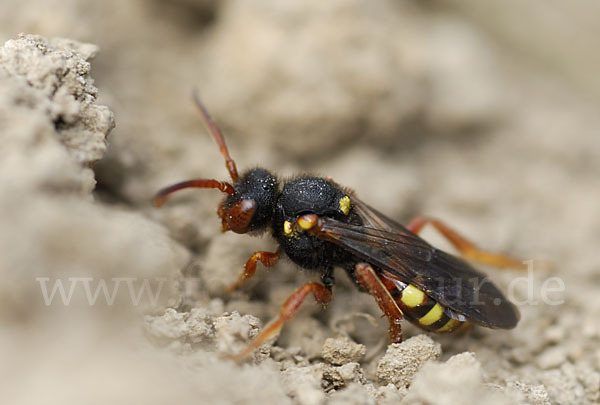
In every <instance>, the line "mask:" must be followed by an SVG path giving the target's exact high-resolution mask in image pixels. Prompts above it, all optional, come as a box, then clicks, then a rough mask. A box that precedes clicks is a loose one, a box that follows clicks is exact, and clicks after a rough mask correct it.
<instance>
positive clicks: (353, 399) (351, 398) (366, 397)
mask: <svg viewBox="0 0 600 405" xmlns="http://www.w3.org/2000/svg"><path fill="white" fill-rule="evenodd" d="M327 403H328V404H334V405H344V404H356V405H362V404H365V405H375V404H376V403H377V402H376V400H375V395H374V394H373V392H371V391H370V390H369V389H368V388H366V387H365V385H363V384H359V383H350V384H349V385H348V386H347V387H345V388H344V389H341V390H338V391H333V392H332V393H331V395H329V397H328V401H327Z"/></svg>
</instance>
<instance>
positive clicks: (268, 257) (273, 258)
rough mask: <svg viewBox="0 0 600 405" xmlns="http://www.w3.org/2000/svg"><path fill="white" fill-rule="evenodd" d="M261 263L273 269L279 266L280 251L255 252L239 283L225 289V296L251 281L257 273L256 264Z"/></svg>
mask: <svg viewBox="0 0 600 405" xmlns="http://www.w3.org/2000/svg"><path fill="white" fill-rule="evenodd" d="M258 261H259V262H261V263H262V264H263V265H264V266H265V267H272V266H275V265H276V264H277V262H278V261H279V249H277V250H276V251H275V252H274V253H271V252H263V251H259V252H254V254H253V255H252V256H250V258H249V259H248V261H247V262H246V265H245V266H244V271H242V273H241V274H240V275H239V277H238V279H237V281H236V282H235V283H233V284H231V285H230V286H228V287H227V288H225V294H229V293H231V292H232V291H233V290H235V289H236V288H238V287H239V286H240V285H242V283H243V282H244V281H246V280H247V279H249V278H250V277H252V276H253V275H254V273H256V262H258Z"/></svg>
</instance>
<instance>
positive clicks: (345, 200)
mask: <svg viewBox="0 0 600 405" xmlns="http://www.w3.org/2000/svg"><path fill="white" fill-rule="evenodd" d="M340 211H342V213H343V214H344V215H348V214H349V213H350V197H348V196H347V195H346V196H344V197H342V198H340Z"/></svg>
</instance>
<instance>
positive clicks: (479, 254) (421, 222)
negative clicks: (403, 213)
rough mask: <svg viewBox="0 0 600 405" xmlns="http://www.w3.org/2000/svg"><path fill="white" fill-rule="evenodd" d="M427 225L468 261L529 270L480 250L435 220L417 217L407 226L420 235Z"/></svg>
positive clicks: (513, 260)
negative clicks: (435, 230)
mask: <svg viewBox="0 0 600 405" xmlns="http://www.w3.org/2000/svg"><path fill="white" fill-rule="evenodd" d="M427 224H430V225H432V226H433V227H434V228H435V229H437V230H438V231H439V232H440V233H441V234H442V235H443V236H444V237H445V238H446V239H448V241H449V242H450V243H452V245H453V246H454V247H455V248H456V249H458V251H459V252H460V253H461V254H462V255H463V256H464V257H465V258H467V259H470V260H473V261H475V262H478V263H482V264H487V265H490V266H494V267H498V268H514V269H527V264H525V263H523V261H521V260H518V259H515V258H512V257H510V256H507V255H502V254H497V253H491V252H486V251H484V250H481V249H479V248H478V247H477V246H475V244H474V243H472V242H470V241H469V240H467V239H465V238H464V237H463V236H461V235H459V234H458V233H457V232H456V231H454V230H453V229H451V228H450V227H448V225H446V224H444V223H443V222H441V221H439V220H437V219H435V218H427V217H421V216H419V217H416V218H414V219H413V220H412V221H410V222H409V223H408V225H406V228H407V229H408V230H409V231H411V232H414V233H419V231H421V229H423V227H424V226H425V225H427Z"/></svg>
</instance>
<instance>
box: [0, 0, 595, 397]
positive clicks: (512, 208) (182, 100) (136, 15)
mask: <svg viewBox="0 0 600 405" xmlns="http://www.w3.org/2000/svg"><path fill="white" fill-rule="evenodd" d="M489 7H490V8H489V9H486V8H485V7H484V6H483V5H482V4H481V3H479V2H476V1H463V2H458V1H453V0H449V1H427V2H409V1H403V2H393V1H381V2H368V1H364V0H351V1H347V0H345V1H342V0H334V1H328V2H320V1H304V2H299V1H298V2H270V1H265V0H252V1H243V0H229V1H222V2H217V1H210V0H185V1H184V0H178V1H170V2H168V1H142V0H132V1H126V2H125V1H116V0H107V1H103V2H92V1H86V0H66V1H64V0H63V1H48V0H29V1H25V2H23V1H17V0H8V1H4V2H2V3H1V5H0V44H3V45H2V47H1V48H0V139H1V141H2V142H1V146H0V190H1V192H0V215H2V219H1V221H0V223H1V224H2V226H1V227H0V272H1V277H0V319H1V321H2V327H1V328H0V353H1V355H0V358H1V359H2V361H1V363H0V364H1V366H0V393H1V394H0V398H1V402H2V403H6V404H34V403H35V404H38V403H62V404H65V403H87V404H105V403H107V402H110V403H115V402H116V403H146V404H155V403H156V404H162V403H179V404H187V403H195V404H197V403H211V404H220V403H223V404H229V403H244V404H254V403H256V404H264V403H282V404H284V403H296V404H325V403H332V404H336V403H339V404H341V403H350V404H373V403H376V404H392V403H399V402H400V403H406V404H456V403H462V404H465V403H487V404H514V403H524V404H554V403H557V404H594V403H599V401H600V322H599V321H598V313H600V299H598V292H597V291H598V288H600V265H599V264H598V260H597V254H596V250H595V249H596V248H597V246H599V245H600V223H599V222H598V202H599V201H600V184H599V179H600V133H599V128H600V116H599V115H598V108H599V106H600V79H599V78H598V75H597V72H598V70H599V69H600V54H598V50H597V38H598V34H600V33H599V32H598V31H599V28H598V26H597V19H596V16H597V15H598V14H597V12H598V11H600V10H598V6H596V5H593V4H591V3H590V2H585V1H575V2H569V7H566V6H562V5H559V4H556V3H552V4H543V5H539V6H536V5H533V4H530V3H529V2H520V1H517V0H511V1H506V2H498V3H497V4H495V5H494V6H493V7H492V6H489ZM19 33H26V34H37V35H39V36H35V35H19ZM60 38H68V39H60ZM194 87H195V88H197V89H198V90H199V92H200V93H201V95H202V98H203V100H204V101H205V103H206V105H207V106H208V108H209V110H210V111H211V112H212V114H213V115H214V117H215V119H216V120H217V122H218V123H219V126H220V127H221V128H222V129H223V131H224V132H225V134H226V136H227V141H228V144H229V146H230V150H231V154H232V155H233V157H234V158H235V159H236V161H237V164H238V167H239V168H240V169H243V168H248V167H252V166H255V165H261V166H265V167H267V168H270V169H272V170H274V171H276V172H277V173H279V174H280V175H281V176H282V177H286V176H291V175H293V174H295V173H302V172H307V171H310V172H315V173H321V174H326V175H328V176H331V177H333V178H334V179H336V181H338V182H339V183H341V184H344V185H347V186H349V187H351V188H353V189H354V190H356V192H357V194H358V195H359V196H361V197H362V199H363V200H365V201H366V202H368V203H370V204H372V205H374V206H376V207H377V208H378V209H379V210H381V211H383V212H385V213H387V214H388V215H390V216H392V217H394V218H398V219H400V220H403V221H405V220H408V219H409V218H410V217H412V216H414V215H417V214H427V215H432V216H436V217H439V218H442V219H444V220H445V221H446V222H447V223H449V224H451V225H452V226H453V227H455V228H456V229H459V230H461V231H462V233H464V234H465V235H467V236H468V237H469V238H471V239H473V240H475V241H477V242H478V243H479V244H480V245H481V246H484V247H486V248H488V249H490V250H494V251H501V252H510V253H511V254H513V255H515V256H517V257H522V258H523V259H532V260H534V262H533V263H534V266H533V270H532V271H531V272H529V273H523V272H518V271H510V270H508V271H498V270H494V269H484V270H485V271H486V272H487V273H488V274H490V276H491V277H492V278H493V279H494V280H495V281H496V282H497V284H498V285H499V286H501V288H502V289H503V290H504V291H508V292H509V293H510V295H511V297H512V298H513V299H514V300H515V302H517V303H518V304H519V308H520V311H521V315H522V319H521V322H520V323H519V325H518V326H517V328H516V329H514V330H511V331H496V330H488V329H485V328H476V329H474V330H473V331H472V332H470V333H468V334H466V335H464V336H438V335H426V334H423V332H421V331H420V330H419V329H417V328H415V327H413V326H411V325H409V324H408V323H405V324H404V336H405V338H406V340H405V342H404V343H402V344H400V345H390V346H388V345H387V340H386V339H387V336H386V328H387V325H386V321H385V319H382V318H381V314H380V312H379V310H378V308H377V306H376V305H375V303H374V301H373V299H372V298H371V297H369V296H368V295H366V294H361V293H359V292H357V291H356V289H355V288H354V287H353V286H352V285H351V284H350V283H349V282H348V280H346V278H345V276H344V275H343V274H342V273H341V272H340V274H338V277H337V284H336V288H335V294H334V300H333V301H332V303H331V304H330V305H329V306H328V307H327V308H326V309H325V310H323V309H321V308H320V307H318V306H317V305H315V304H314V302H312V299H310V300H309V301H308V302H307V303H306V304H305V305H304V307H303V308H302V309H301V310H300V312H299V313H298V314H297V316H296V317H295V318H294V320H293V321H291V322H290V323H289V324H287V325H286V327H285V328H284V330H283V332H282V333H281V335H280V336H279V337H278V339H277V340H276V341H275V342H270V343H269V344H268V345H265V346H263V347H261V348H260V350H258V351H257V352H256V353H255V355H254V356H253V358H251V359H249V360H248V361H247V362H246V363H244V364H241V365H238V364H236V363H234V362H232V361H229V360H225V359H223V357H222V356H223V354H227V353H233V352H237V351H239V350H241V348H243V347H244V346H245V344H246V343H247V341H248V340H249V339H250V338H251V337H252V336H254V335H256V333H257V332H258V330H259V328H260V327H261V326H262V325H264V324H265V323H266V322H267V321H268V320H269V319H272V318H273V317H274V316H275V315H276V314H277V312H278V311H279V307H280V305H281V303H282V302H283V301H284V300H285V298H286V297H287V296H288V295H289V294H290V293H291V292H292V291H293V290H294V289H295V288H297V287H298V286H299V285H301V284H302V283H305V282H307V281H308V280H312V279H315V275H314V274H310V273H307V272H302V271H300V270H299V269H298V268H296V267H295V266H293V265H292V264H290V263H288V262H285V261H283V262H282V263H280V264H278V265H277V266H276V267H275V268H273V269H269V270H264V269H263V268H259V271H258V273H257V276H256V277H255V278H254V279H253V280H251V281H249V282H248V283H247V285H245V286H244V287H243V288H241V289H240V291H237V292H235V293H233V294H232V295H231V296H226V295H224V294H223V287H224V286H225V285H227V284H229V283H230V282H231V281H233V280H234V279H235V278H236V277H237V274H238V273H239V272H240V271H241V268H242V265H243V263H244V262H245V260H246V259H247V258H248V257H249V256H250V255H251V254H252V253H253V252H254V251H255V250H273V249H274V248H275V243H274V241H273V240H271V239H270V238H269V237H264V238H252V237H250V236H241V235H234V234H228V233H226V234H221V233H220V232H219V230H220V224H219V220H218V218H217V217H216V215H215V211H216V207H217V204H218V201H219V200H220V198H221V196H220V195H217V194H218V193H217V192H215V191H197V192H192V191H190V192H186V193H181V195H179V196H177V197H174V198H173V199H172V200H170V201H169V203H168V204H167V205H166V206H165V207H164V208H162V209H160V210H156V209H154V208H152V206H151V204H150V200H151V198H152V195H153V194H154V193H155V192H156V191H157V190H158V189H159V188H160V187H163V186H165V185H168V184H170V183H173V182H175V181H179V180H183V179H187V178H192V177H209V178H212V177H214V178H219V179H225V178H226V171H225V168H224V165H223V161H222V158H221V156H220V155H219V153H218V150H217V148H216V147H215V145H214V143H213V141H212V139H210V137H209V136H208V134H207V133H206V132H205V130H204V129H203V128H202V125H201V122H200V119H199V116H198V114H197V112H196V111H195V110H194V107H193V104H192V102H191V100H190V93H191V89H192V88H194ZM115 124H116V126H115ZM424 236H425V237H426V238H427V239H429V240H430V241H431V242H433V243H435V244H437V245H439V246H440V247H443V248H448V249H449V250H450V249H451V248H450V247H449V246H448V244H447V243H446V242H445V241H444V240H443V239H442V238H441V237H440V236H439V235H437V234H436V233H435V232H433V231H432V230H430V229H427V230H426V231H425V233H424ZM541 260H549V261H551V262H552V263H553V266H552V267H551V268H543V267H542V266H541V265H540V263H541ZM60 286H62V287H63V290H60V288H59V287H60ZM103 288H104V289H103Z"/></svg>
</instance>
